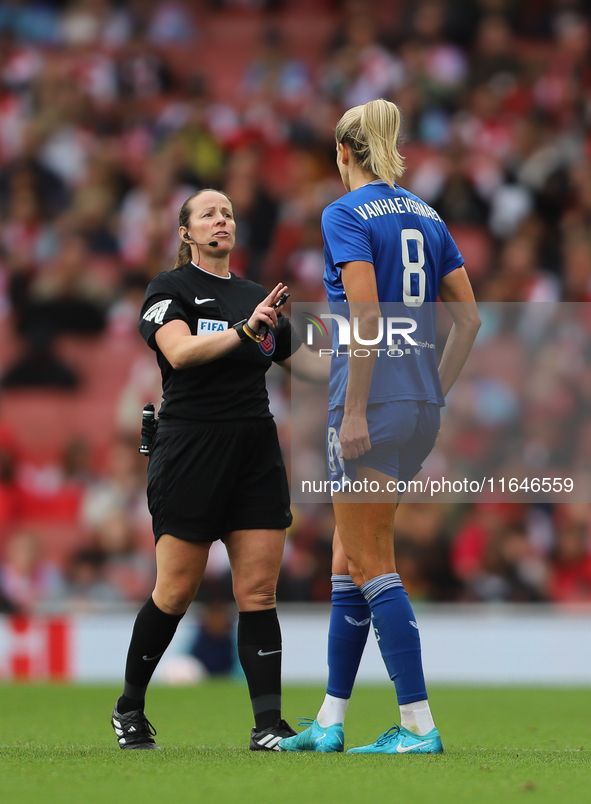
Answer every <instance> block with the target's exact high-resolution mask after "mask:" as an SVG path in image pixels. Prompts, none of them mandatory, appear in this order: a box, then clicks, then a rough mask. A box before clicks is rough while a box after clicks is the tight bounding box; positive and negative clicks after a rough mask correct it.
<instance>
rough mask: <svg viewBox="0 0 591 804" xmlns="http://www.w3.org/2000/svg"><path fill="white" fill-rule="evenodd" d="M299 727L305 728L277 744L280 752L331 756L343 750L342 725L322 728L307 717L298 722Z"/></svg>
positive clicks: (343, 736)
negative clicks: (302, 752) (313, 753)
mask: <svg viewBox="0 0 591 804" xmlns="http://www.w3.org/2000/svg"><path fill="white" fill-rule="evenodd" d="M299 725H300V726H307V728H306V729H304V731H301V732H300V733H299V734H296V736H295V737H286V738H284V739H283V740H281V742H280V743H279V744H278V748H279V749H280V750H281V751H316V752H318V753H320V754H331V753H334V752H340V751H343V750H344V747H345V734H344V732H343V724H342V723H335V725H334V726H327V727H326V728H324V727H323V726H321V725H320V724H319V723H318V721H317V720H312V718H310V717H307V718H304V719H303V720H300V722H299Z"/></svg>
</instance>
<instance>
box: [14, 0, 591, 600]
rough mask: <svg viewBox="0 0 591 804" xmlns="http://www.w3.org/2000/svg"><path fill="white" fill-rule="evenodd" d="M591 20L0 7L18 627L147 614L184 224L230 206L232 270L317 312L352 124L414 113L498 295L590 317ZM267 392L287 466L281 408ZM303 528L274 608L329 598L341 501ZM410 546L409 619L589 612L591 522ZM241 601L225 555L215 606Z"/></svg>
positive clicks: (341, 6) (549, 511)
mask: <svg viewBox="0 0 591 804" xmlns="http://www.w3.org/2000/svg"><path fill="white" fill-rule="evenodd" d="M590 6H591V4H590V3H589V2H588V0H199V1H198V2H195V0H191V1H190V2H189V0H186V2H182V0H120V2H116V1H115V0H72V1H71V2H44V1H43V0H35V2H21V1H20V0H0V336H1V337H0V385H1V389H0V609H1V610H4V611H35V610H38V609H39V608H43V607H45V608H60V607H75V608H77V609H82V610H84V609H91V608H94V607H97V606H98V607H100V606H113V605H119V604H123V603H125V602H133V603H135V602H139V601H141V600H143V599H145V597H146V596H147V595H148V594H149V592H150V590H151V584H152V582H153V577H154V566H153V548H151V535H150V520H149V515H148V512H147V509H146V503H145V494H144V490H145V476H146V465H145V459H144V458H143V457H141V456H139V455H138V453H137V441H138V430H139V418H140V411H141V407H142V404H143V403H144V402H145V401H148V400H152V401H155V402H156V401H158V394H159V389H158V374H157V367H156V361H155V360H154V356H153V355H152V354H151V353H150V352H149V350H148V349H147V347H146V346H145V344H144V343H143V342H142V341H141V340H140V339H139V336H138V335H137V332H136V325H137V317H138V312H139V309H140V306H141V301H142V298H143V293H144V290H145V287H146V285H147V283H148V282H149V281H150V279H151V278H153V277H154V276H155V275H156V274H157V273H158V272H160V271H162V270H166V269H168V268H169V267H171V266H172V264H173V262H174V257H175V254H176V251H177V246H178V236H177V216H178V210H179V208H180V206H181V204H182V202H183V201H184V200H185V198H186V197H187V196H188V195H190V194H191V192H193V191H194V190H195V189H198V188H201V187H208V186H214V187H220V188H223V189H224V190H225V191H226V192H228V193H229V195H230V196H231V197H232V199H233V203H234V208H235V213H236V218H237V224H238V242H237V247H236V249H235V252H234V254H233V260H232V266H231V270H232V271H233V272H234V273H236V274H239V275H242V276H246V277H248V278H250V279H253V280H256V281H258V282H261V283H263V284H265V285H269V286H270V285H272V284H274V283H275V282H276V281H277V280H279V279H281V280H283V281H285V282H287V283H288V284H289V287H290V290H291V293H292V301H306V302H310V303H312V302H319V301H322V300H323V299H324V291H323V285H322V274H323V267H324V266H323V255H322V238H321V233H320V215H321V212H322V209H323V208H324V207H325V206H326V205H327V204H328V203H330V202H331V201H332V200H334V199H335V198H337V197H338V196H339V195H340V194H341V193H342V186H341V184H340V180H339V177H338V173H337V171H336V169H335V165H334V155H335V146H334V136H333V131H334V125H335V123H336V121H337V120H338V119H339V117H340V116H341V114H342V113H343V111H344V109H346V108H348V107H350V106H353V105H357V104H361V103H365V102H367V101H369V100H371V99H373V98H376V97H386V98H389V99H391V100H393V101H394V102H396V103H397V104H399V105H400V107H401V109H402V112H403V117H404V125H403V135H402V142H401V148H402V151H403V153H404V156H405V159H406V173H405V175H404V177H403V179H402V181H401V184H403V186H405V187H407V188H408V189H410V190H411V191H413V192H415V193H417V195H419V196H421V197H422V198H423V199H424V200H425V201H426V202H427V203H429V204H430V205H432V206H433V207H434V208H435V209H436V210H437V211H438V212H439V213H440V215H441V216H442V217H443V219H444V220H445V221H446V223H447V224H448V226H449V229H450V231H451V233H452V235H453V236H454V238H455V239H456V242H457V243H458V246H459V248H460V250H461V251H462V253H463V255H464V257H465V260H466V267H467V270H468V273H469V275H470V278H471V281H472V283H473V286H474V289H475V292H476V296H477V298H478V299H479V300H481V301H490V302H517V301H519V302H548V303H556V302H580V303H588V302H590V301H591V227H590V225H591V7H590ZM583 326H586V327H587V334H589V327H590V326H591V324H590V321H589V317H588V316H587V317H586V324H583ZM590 359H591V354H589V353H588V351H587V353H584V354H583V355H582V356H581V361H582V362H581V364H580V366H579V368H580V375H581V377H582V379H581V381H580V387H579V390H578V391H577V394H578V396H577V402H578V404H579V405H580V406H582V408H581V409H582V410H583V411H586V412H587V413H588V412H589V411H590V410H591V381H590V380H589V369H588V367H589V363H590ZM99 367H100V370H99ZM93 383H94V384H93ZM540 383H541V380H540ZM269 384H270V396H271V400H272V405H273V410H274V412H275V415H276V418H277V422H278V426H279V429H280V433H281V436H282V439H283V443H284V446H285V448H286V450H288V449H289V438H290V423H289V401H290V394H289V386H288V384H286V382H285V379H284V377H283V375H282V374H281V373H280V372H279V371H277V372H276V371H272V372H271V374H270V380H269ZM538 390H539V393H540V394H541V395H542V396H543V394H544V387H543V383H541V384H539V385H538ZM56 395H57V396H56ZM555 396H556V395H555ZM554 398H555V397H554ZM36 400H38V405H37V407H35V403H36ZM52 400H53V401H52ZM56 400H57V401H56ZM93 400H94V402H93ZM97 400H99V401H100V405H99V403H98V402H97ZM558 402H560V400H558ZM52 405H54V407H51V406H52ZM84 405H86V407H84ZM93 405H94V406H93ZM79 410H83V411H84V415H83V416H81V417H79V418H77V415H78V414H77V411H79ZM47 411H55V412H56V413H55V415H54V413H53V412H50V413H47ZM59 411H62V412H61V413H60V412H59ZM64 411H65V412H64ZM562 413H564V410H563V411H562ZM567 414H568V411H567ZM565 415H566V414H565ZM81 422H82V424H81ZM93 423H94V425H95V428H94V429H93V427H92V425H93ZM99 431H100V432H99ZM97 433H98V434H97ZM590 433H591V428H588V433H587V435H588V438H587V442H586V443H587V446H588V447H589V451H588V452H587V461H588V456H589V454H590V453H591V445H590V444H589V440H590V439H591V435H589V434H590ZM52 437H53V439H52ZM583 457H584V456H583ZM294 515H295V521H294V525H293V527H292V529H291V531H290V534H289V536H290V538H289V540H288V544H287V549H286V553H285V562H284V572H283V575H282V579H281V583H280V587H279V596H280V599H283V600H296V601H299V600H305V601H310V600H312V601H326V600H328V599H329V598H330V553H331V537H332V530H333V519H332V512H331V509H330V506H329V505H318V506H298V505H296V506H294ZM397 530H398V537H397V543H398V567H399V571H400V573H401V575H402V577H403V580H404V582H405V585H406V587H407V588H408V589H409V592H410V594H411V596H413V597H414V599H416V600H426V601H472V602H476V601H510V602H513V601H516V602H517V601H519V602H521V601H532V602H535V601H555V602H571V603H578V602H591V515H590V504H588V503H576V504H570V505H569V504H564V505H554V506H552V505H531V504H529V505H525V504H524V505H519V504H510V503H507V504H504V503H486V502H482V503H478V504H470V505H466V504H461V505H460V504H456V505H454V504H445V505H441V504H403V505H402V506H401V507H400V510H399V514H398V526H397ZM230 594H231V593H230V583H229V571H228V565H227V560H226V558H225V556H224V553H223V548H221V547H220V546H219V545H217V546H216V547H215V549H214V550H213V552H212V560H211V566H210V568H209V569H208V574H207V577H206V582H205V584H204V589H203V592H202V596H203V598H204V599H209V600H217V599H219V598H222V599H225V598H228V597H229V596H230Z"/></svg>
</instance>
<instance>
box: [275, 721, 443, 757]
mask: <svg viewBox="0 0 591 804" xmlns="http://www.w3.org/2000/svg"><path fill="white" fill-rule="evenodd" d="M299 736H300V735H299V734H298V737H299ZM291 739H292V740H295V739H296V738H295V737H292V738H291ZM283 742H285V741H283ZM347 753H348V754H443V745H442V743H441V737H440V736H439V732H438V731H437V729H431V731H430V732H429V733H428V734H414V733H413V732H412V731H409V730H408V729H403V728H401V727H400V726H392V728H391V729H388V731H385V732H384V733H383V734H381V735H380V736H379V737H378V739H377V740H376V741H375V743H372V745H362V746H360V747H359V748H349V750H348V751H347Z"/></svg>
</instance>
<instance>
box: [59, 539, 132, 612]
mask: <svg viewBox="0 0 591 804" xmlns="http://www.w3.org/2000/svg"><path fill="white" fill-rule="evenodd" d="M104 570H105V557H104V556H103V555H102V554H101V553H99V552H97V551H96V550H93V549H87V548H83V549H81V550H77V551H76V552H75V553H74V554H73V555H72V556H70V558H69V560H68V561H67V563H66V568H65V582H66V586H65V590H64V598H65V603H66V605H67V606H68V608H69V609H71V610H72V609H73V610H75V611H93V610H96V609H97V607H105V606H115V605H117V604H121V603H123V602H124V601H125V600H126V597H125V595H123V594H122V592H121V590H120V589H118V588H117V587H116V586H114V585H113V584H112V583H110V582H109V581H108V580H107V579H106V578H105V571H104Z"/></svg>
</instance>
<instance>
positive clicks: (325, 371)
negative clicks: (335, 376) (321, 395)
mask: <svg viewBox="0 0 591 804" xmlns="http://www.w3.org/2000/svg"><path fill="white" fill-rule="evenodd" d="M277 365H278V366H281V367H282V368H284V369H286V370H287V371H289V373H290V374H293V375H294V377H297V378H298V379H300V380H307V381H308V382H317V383H322V384H324V385H325V384H326V383H327V382H328V378H329V375H330V356H328V355H324V356H322V355H320V354H319V352H315V351H314V350H313V349H309V348H308V347H307V346H306V345H305V344H303V343H302V345H301V346H300V347H299V349H297V350H296V351H295V352H294V353H293V354H292V355H290V356H289V357H287V358H286V359H285V360H278V361H277Z"/></svg>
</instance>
